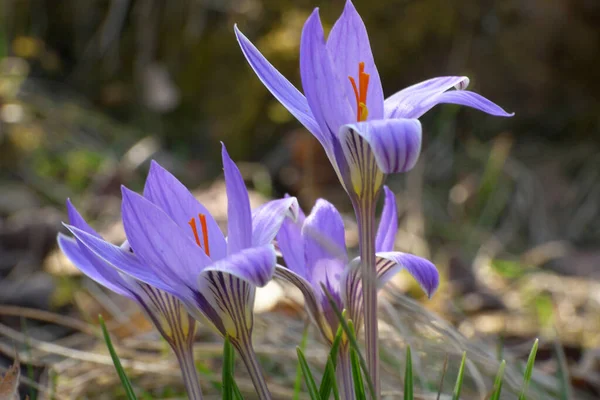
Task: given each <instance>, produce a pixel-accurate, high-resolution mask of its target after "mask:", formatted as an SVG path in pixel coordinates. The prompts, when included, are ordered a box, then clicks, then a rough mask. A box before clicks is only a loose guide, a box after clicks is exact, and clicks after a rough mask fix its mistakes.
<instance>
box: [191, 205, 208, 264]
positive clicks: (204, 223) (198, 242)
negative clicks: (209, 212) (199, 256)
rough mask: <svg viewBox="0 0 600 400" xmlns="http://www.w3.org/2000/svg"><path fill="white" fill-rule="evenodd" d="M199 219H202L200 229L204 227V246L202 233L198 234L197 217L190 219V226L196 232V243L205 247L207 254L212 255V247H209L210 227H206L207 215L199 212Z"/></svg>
mask: <svg viewBox="0 0 600 400" xmlns="http://www.w3.org/2000/svg"><path fill="white" fill-rule="evenodd" d="M198 219H199V220H200V229H202V239H203V241H204V246H202V243H201V242H200V235H199V234H198V227H197V225H196V218H192V219H190V222H188V223H189V224H190V226H191V227H192V232H194V239H196V244H197V245H198V246H200V247H201V248H203V249H204V252H205V253H206V255H207V256H209V257H210V248H209V247H208V228H207V227H206V215H204V214H198Z"/></svg>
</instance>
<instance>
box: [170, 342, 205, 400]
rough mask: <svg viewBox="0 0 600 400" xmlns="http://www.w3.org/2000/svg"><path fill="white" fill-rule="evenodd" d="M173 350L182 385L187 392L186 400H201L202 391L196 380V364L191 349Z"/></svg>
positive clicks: (198, 381)
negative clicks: (187, 399)
mask: <svg viewBox="0 0 600 400" xmlns="http://www.w3.org/2000/svg"><path fill="white" fill-rule="evenodd" d="M173 350H174V351H175V355H176V356H177V361H178V362H179V368H181V374H182V375H183V383H184V384H185V390H186V391H187V394H188V398H189V399H190V400H202V389H201V388H200V380H199V379H198V371H197V370H196V364H194V353H193V351H192V347H191V346H190V347H189V348H183V347H180V348H175V347H173Z"/></svg>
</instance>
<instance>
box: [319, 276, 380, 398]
mask: <svg viewBox="0 0 600 400" xmlns="http://www.w3.org/2000/svg"><path fill="white" fill-rule="evenodd" d="M321 288H322V289H323V293H325V295H326V296H327V300H328V301H329V304H330V305H331V308H332V309H333V311H334V313H335V315H336V317H337V318H338V321H340V327H341V328H342V329H343V330H344V333H345V334H346V336H347V337H348V342H350V348H351V349H353V350H354V351H356V355H357V357H358V361H359V363H360V366H361V367H362V370H363V371H364V372H365V379H366V380H367V387H368V388H369V394H370V395H371V398H372V399H376V398H377V396H376V395H375V386H374V385H373V381H372V380H371V376H370V375H369V372H368V371H369V368H368V367H367V363H366V361H365V359H364V357H363V356H362V355H361V354H360V348H359V347H358V341H357V340H356V336H355V335H354V331H353V330H352V329H350V326H349V324H348V322H347V321H346V318H345V317H344V315H343V314H342V312H341V311H340V309H339V308H338V306H337V304H336V303H335V300H333V297H331V293H329V290H327V287H326V286H325V285H324V284H323V283H321Z"/></svg>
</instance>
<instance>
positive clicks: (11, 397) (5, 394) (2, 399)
mask: <svg viewBox="0 0 600 400" xmlns="http://www.w3.org/2000/svg"><path fill="white" fill-rule="evenodd" d="M20 374H21V368H20V366H19V361H18V360H15V362H14V363H13V365H12V366H11V367H10V368H9V369H8V371H6V373H5V374H4V375H0V400H18V399H19V392H18V388H19V376H20Z"/></svg>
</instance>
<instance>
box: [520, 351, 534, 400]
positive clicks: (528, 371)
mask: <svg viewBox="0 0 600 400" xmlns="http://www.w3.org/2000/svg"><path fill="white" fill-rule="evenodd" d="M538 343H539V340H538V339H535V342H534V343H533V347H532V348H531V351H530V352H529V358H528V359H527V367H526V368H525V375H524V376H523V388H522V389H521V394H520V395H519V400H525V399H526V398H527V397H526V396H525V394H526V393H527V387H528V386H529V382H530V381H531V374H533V364H534V363H535V356H536V354H537V350H538Z"/></svg>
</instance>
